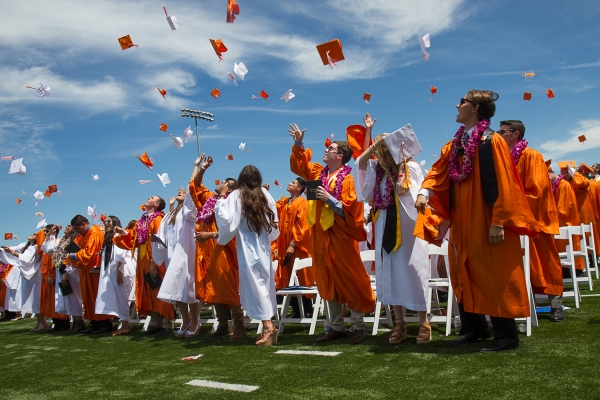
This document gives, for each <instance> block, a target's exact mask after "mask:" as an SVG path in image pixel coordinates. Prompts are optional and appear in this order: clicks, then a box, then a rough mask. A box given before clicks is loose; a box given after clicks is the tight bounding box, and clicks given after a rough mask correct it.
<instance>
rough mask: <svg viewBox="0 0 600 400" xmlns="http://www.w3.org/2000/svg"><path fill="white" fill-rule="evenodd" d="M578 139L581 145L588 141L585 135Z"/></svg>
mask: <svg viewBox="0 0 600 400" xmlns="http://www.w3.org/2000/svg"><path fill="white" fill-rule="evenodd" d="M577 139H579V142H580V143H583V142H585V140H586V139H585V135H581V136H577Z"/></svg>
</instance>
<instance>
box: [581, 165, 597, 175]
mask: <svg viewBox="0 0 600 400" xmlns="http://www.w3.org/2000/svg"><path fill="white" fill-rule="evenodd" d="M579 171H580V172H581V173H582V174H583V175H586V176H587V175H589V174H591V173H592V172H593V171H594V170H593V169H592V167H590V166H589V165H587V164H586V163H584V162H582V163H581V165H580V166H579Z"/></svg>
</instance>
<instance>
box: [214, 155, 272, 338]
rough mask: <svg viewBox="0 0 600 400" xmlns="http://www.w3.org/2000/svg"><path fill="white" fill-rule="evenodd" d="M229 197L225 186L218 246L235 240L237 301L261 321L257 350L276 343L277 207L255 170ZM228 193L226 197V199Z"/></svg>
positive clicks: (246, 171)
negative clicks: (274, 244) (274, 255)
mask: <svg viewBox="0 0 600 400" xmlns="http://www.w3.org/2000/svg"><path fill="white" fill-rule="evenodd" d="M237 183H238V186H237V189H236V190H234V191H233V192H231V193H229V187H228V184H227V183H224V184H222V185H221V187H220V188H219V191H218V195H219V199H218V200H217V203H216V204H215V219H216V222H217V226H218V228H219V237H218V239H217V243H218V244H220V245H221V246H223V245H225V244H227V243H229V242H230V241H231V240H233V238H236V243H237V244H238V246H237V249H236V250H237V258H238V262H239V276H240V287H239V293H240V301H241V303H242V306H243V307H244V310H246V313H247V314H248V316H249V317H250V318H254V319H258V320H261V321H262V324H263V330H262V333H261V335H260V337H259V338H258V340H256V345H257V346H270V345H272V344H276V343H277V329H276V328H275V325H274V324H273V321H271V318H273V316H274V315H275V313H276V312H277V302H276V300H275V292H276V291H277V290H276V289H275V269H274V268H273V262H272V261H271V242H272V241H273V240H275V239H277V236H278V235H279V230H278V229H277V207H276V206H275V201H274V200H273V198H272V197H271V195H270V194H269V192H268V191H267V190H266V189H265V188H263V187H262V176H261V174H260V171H259V170H258V168H256V167H255V166H253V165H246V166H245V167H244V168H243V169H242V171H241V172H240V175H239V177H238V180H237ZM228 193H229V195H228Z"/></svg>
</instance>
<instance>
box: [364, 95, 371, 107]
mask: <svg viewBox="0 0 600 400" xmlns="http://www.w3.org/2000/svg"><path fill="white" fill-rule="evenodd" d="M363 100H364V101H365V103H367V104H369V100H371V94H370V93H366V92H365V94H364V95H363Z"/></svg>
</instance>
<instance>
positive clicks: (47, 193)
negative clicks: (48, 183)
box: [44, 189, 52, 197]
mask: <svg viewBox="0 0 600 400" xmlns="http://www.w3.org/2000/svg"><path fill="white" fill-rule="evenodd" d="M44 196H45V197H50V196H52V193H51V192H50V189H46V191H45V192H44Z"/></svg>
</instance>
